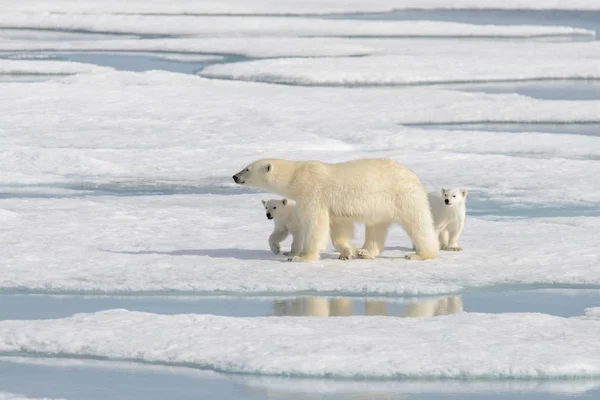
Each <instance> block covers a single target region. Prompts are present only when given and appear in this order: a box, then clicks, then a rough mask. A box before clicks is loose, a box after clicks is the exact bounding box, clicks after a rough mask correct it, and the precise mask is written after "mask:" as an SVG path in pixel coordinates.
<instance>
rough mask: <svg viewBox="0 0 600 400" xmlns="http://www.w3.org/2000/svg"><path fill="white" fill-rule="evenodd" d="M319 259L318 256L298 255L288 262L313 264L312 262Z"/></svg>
mask: <svg viewBox="0 0 600 400" xmlns="http://www.w3.org/2000/svg"><path fill="white" fill-rule="evenodd" d="M318 259H319V256H318V255H317V256H316V257H313V256H306V255H298V256H293V257H290V258H288V261H291V262H312V261H317V260H318Z"/></svg>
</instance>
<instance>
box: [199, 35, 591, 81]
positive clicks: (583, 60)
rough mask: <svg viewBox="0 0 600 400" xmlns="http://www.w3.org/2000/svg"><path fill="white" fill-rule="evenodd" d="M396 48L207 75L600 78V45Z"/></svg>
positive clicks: (224, 68) (213, 69)
mask: <svg viewBox="0 0 600 400" xmlns="http://www.w3.org/2000/svg"><path fill="white" fill-rule="evenodd" d="M422 44H423V46H419V45H417V44H416V43H415V42H412V41H411V42H395V43H394V44H393V45H392V44H390V45H389V46H388V47H387V48H386V49H385V50H382V52H384V53H389V54H390V55H381V56H372V57H339V58H321V59H308V58H293V59H275V60H257V61H251V62H246V63H238V64H228V65H214V66H209V67H207V68H205V69H204V70H203V71H202V72H201V75H202V76H205V77H212V78H225V79H236V80H254V81H261V82H271V83H288V84H296V85H408V84H432V83H469V82H502V81H520V80H543V79H598V78H600V42H581V43H569V44H566V43H523V44H517V43H497V44H495V45H494V46H490V45H489V43H484V42H472V43H462V44H459V43H456V45H454V43H453V44H448V45H447V46H444V48H443V49H440V44H439V43H435V42H433V43H432V42H429V43H425V42H422Z"/></svg>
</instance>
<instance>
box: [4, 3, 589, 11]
mask: <svg viewBox="0 0 600 400" xmlns="http://www.w3.org/2000/svg"><path fill="white" fill-rule="evenodd" d="M5 3H6V4H5V6H6V9H7V10H11V11H19V12H61V13H67V14H79V13H95V14H99V13H125V14H234V15H254V14H267V15H268V14H273V15H281V14H283V15H294V14H300V15H301V14H329V13H355V12H385V11H392V10H402V9H409V10H410V9H434V8H437V9H482V10H485V9H490V10H514V9H517V10H599V9H600V1H598V0H536V1H531V0H456V1H452V2H448V1H447V0H403V1H402V2H398V1H395V0H344V1H340V0H307V1H296V0H265V1H261V2H252V3H249V2H248V1H247V0H204V1H202V2H197V1H194V0H171V1H169V2H152V3H148V2H147V1H144V0H129V1H126V2H123V1H118V0H105V1H103V2H102V4H101V5H98V3H97V2H93V1H76V2H74V1H72V0H53V1H52V2H49V1H45V0H25V1H23V0H5Z"/></svg>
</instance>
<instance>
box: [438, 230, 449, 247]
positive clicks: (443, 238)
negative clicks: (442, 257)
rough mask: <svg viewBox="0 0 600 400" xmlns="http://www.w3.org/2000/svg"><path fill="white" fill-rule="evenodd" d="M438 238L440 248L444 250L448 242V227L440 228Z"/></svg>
mask: <svg viewBox="0 0 600 400" xmlns="http://www.w3.org/2000/svg"><path fill="white" fill-rule="evenodd" d="M438 238H439V240H440V248H441V249H442V250H446V249H447V248H448V243H449V234H448V229H446V228H444V229H442V231H441V232H440V233H439V236H438Z"/></svg>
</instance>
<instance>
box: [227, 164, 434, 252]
mask: <svg viewBox="0 0 600 400" xmlns="http://www.w3.org/2000/svg"><path fill="white" fill-rule="evenodd" d="M233 180H234V181H235V182H236V183H237V184H240V185H246V186H250V187H256V188H262V189H266V190H269V191H272V192H274V193H277V194H279V195H281V196H284V197H288V198H291V199H293V200H295V201H296V207H297V208H298V212H299V214H300V215H302V219H303V223H304V233H305V241H304V249H303V250H302V253H301V254H300V255H298V256H294V257H292V258H290V260H291V261H316V260H318V259H319V250H320V249H321V248H323V247H324V244H325V243H327V240H328V233H329V230H330V229H331V239H332V242H333V245H334V247H335V248H336V250H338V251H339V252H340V258H343V257H342V256H344V255H347V253H348V252H352V251H353V247H352V244H351V239H352V237H353V232H354V226H353V224H354V223H364V224H365V226H366V233H365V236H366V237H365V243H364V245H363V247H362V249H358V250H357V251H356V253H357V256H358V257H360V258H375V257H377V255H379V253H381V252H382V251H383V246H384V243H385V239H386V237H387V232H388V229H389V227H390V225H391V224H392V223H394V222H395V223H398V224H400V225H401V226H402V228H403V229H404V230H405V231H406V233H407V234H408V236H409V237H410V239H411V240H412V242H413V244H414V247H415V250H416V253H410V254H407V255H406V258H408V259H411V260H426V259H433V258H436V257H437V256H438V252H439V242H438V238H437V236H436V234H435V230H434V227H433V217H432V215H431V211H430V208H429V201H428V198H427V193H426V191H425V188H424V187H423V185H422V184H421V182H420V181H419V178H417V176H416V175H415V173H414V172H412V171H411V170H410V169H408V168H406V167H404V166H402V165H400V164H398V163H397V162H395V161H393V160H389V159H379V158H371V159H359V160H351V161H346V162H341V163H335V164H329V163H324V162H320V161H291V160H283V159H261V160H257V161H254V162H253V163H251V164H249V165H248V166H246V167H245V168H244V169H243V170H241V171H240V172H238V173H237V174H235V175H234V176H233Z"/></svg>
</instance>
